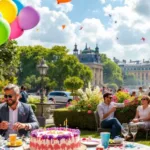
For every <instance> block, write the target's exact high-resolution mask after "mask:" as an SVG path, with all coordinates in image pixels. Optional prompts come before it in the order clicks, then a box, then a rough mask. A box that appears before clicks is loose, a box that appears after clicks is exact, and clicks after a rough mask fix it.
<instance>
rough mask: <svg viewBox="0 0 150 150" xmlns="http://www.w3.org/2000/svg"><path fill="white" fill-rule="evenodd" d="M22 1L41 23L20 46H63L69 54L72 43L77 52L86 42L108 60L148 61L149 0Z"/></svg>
mask: <svg viewBox="0 0 150 150" xmlns="http://www.w3.org/2000/svg"><path fill="white" fill-rule="evenodd" d="M22 2H24V4H25V5H32V6H33V7H35V8H36V9H37V10H38V11H39V13H40V16H41V20H40V23H39V24H38V26H37V27H36V28H35V29H32V30H30V31H25V33H24V34H23V35H22V36H21V37H20V38H19V39H18V43H19V44H20V45H37V44H40V45H43V46H45V47H52V46H54V45H63V46H64V45H65V46H66V47H67V48H68V49H69V50H70V53H72V50H73V48H74V44H75V43H77V45H78V49H79V50H83V49H84V47H85V43H87V44H88V47H90V48H92V49H93V48H95V45H96V43H97V44H98V46H99V48H100V52H101V53H105V54H106V55H107V56H108V57H110V58H113V57H117V58H120V59H127V60H130V59H133V60H135V59H141V60H142V59H145V60H147V59H150V58H149V56H150V50H149V47H150V21H149V17H150V2H149V0H72V2H71V3H66V4H59V5H58V4H57V3H56V0H22ZM108 14H111V15H112V17H109V16H108ZM115 21H117V23H115ZM64 24H65V25H66V28H65V29H62V25H64ZM81 26H82V27H83V29H82V30H79V29H80V27H81ZM37 28H38V32H35V31H36V29H37ZM142 37H144V38H145V39H146V40H145V41H144V42H143V41H142V40H141V38H142Z"/></svg>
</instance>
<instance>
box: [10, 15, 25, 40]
mask: <svg viewBox="0 0 150 150" xmlns="http://www.w3.org/2000/svg"><path fill="white" fill-rule="evenodd" d="M10 27H11V33H10V37H9V39H10V40H12V39H16V38H18V37H20V36H21V35H22V34H23V32H24V30H23V29H21V28H20V26H19V23H18V17H17V18H16V19H15V21H14V22H13V23H11V25H10Z"/></svg>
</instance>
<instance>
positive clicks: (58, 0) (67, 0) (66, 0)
mask: <svg viewBox="0 0 150 150" xmlns="http://www.w3.org/2000/svg"><path fill="white" fill-rule="evenodd" d="M68 2H71V0H57V4H60V3H68Z"/></svg>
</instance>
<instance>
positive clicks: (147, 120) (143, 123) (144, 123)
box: [130, 95, 150, 129]
mask: <svg viewBox="0 0 150 150" xmlns="http://www.w3.org/2000/svg"><path fill="white" fill-rule="evenodd" d="M149 103H150V98H149V96H147V95H143V96H142V99H141V105H140V106H138V107H137V110H136V115H135V118H134V119H133V120H132V121H131V122H130V126H131V125H137V126H138V128H145V129H147V128H150V105H149Z"/></svg>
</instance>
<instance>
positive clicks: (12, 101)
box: [6, 100, 16, 107]
mask: <svg viewBox="0 0 150 150" xmlns="http://www.w3.org/2000/svg"><path fill="white" fill-rule="evenodd" d="M8 101H9V100H6V102H7V105H8V106H10V107H11V106H12V105H14V104H15V103H16V101H14V100H11V103H9V102H8Z"/></svg>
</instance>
